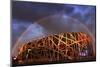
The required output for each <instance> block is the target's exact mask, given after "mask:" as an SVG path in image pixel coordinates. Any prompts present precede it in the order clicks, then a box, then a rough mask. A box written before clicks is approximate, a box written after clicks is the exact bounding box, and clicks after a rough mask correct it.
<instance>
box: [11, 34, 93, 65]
mask: <svg viewBox="0 0 100 67" xmlns="http://www.w3.org/2000/svg"><path fill="white" fill-rule="evenodd" d="M90 56H93V47H92V38H91V37H90V36H89V35H87V34H85V33H83V32H66V33H60V34H53V35H48V36H44V37H42V38H40V39H37V40H33V41H30V42H27V43H25V44H24V45H22V46H21V47H20V49H19V53H18V56H16V57H14V58H13V60H15V63H18V64H24V63H42V62H43V63H49V62H53V61H68V60H69V61H70V60H71V61H73V60H80V59H82V58H84V57H85V58H87V57H90Z"/></svg>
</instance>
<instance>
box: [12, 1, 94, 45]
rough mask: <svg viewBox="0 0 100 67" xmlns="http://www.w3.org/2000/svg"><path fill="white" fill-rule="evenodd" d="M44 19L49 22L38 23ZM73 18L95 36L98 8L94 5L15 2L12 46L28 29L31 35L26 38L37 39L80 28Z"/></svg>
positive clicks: (13, 4)
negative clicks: (41, 36)
mask: <svg viewBox="0 0 100 67" xmlns="http://www.w3.org/2000/svg"><path fill="white" fill-rule="evenodd" d="M62 14H63V18H64V17H67V19H66V18H65V19H61V18H62ZM53 15H55V16H53ZM48 16H50V17H49V18H50V19H48V18H46V17H48ZM70 17H71V18H70ZM43 18H46V19H47V20H48V21H45V19H44V20H43V21H41V22H38V21H39V20H41V19H43ZM72 18H73V19H76V20H78V22H79V23H80V24H83V25H85V26H86V28H88V29H89V31H90V32H91V33H92V34H93V35H94V36H95V25H96V7H95V6H93V5H91V6H90V5H74V4H73V5H72V4H54V3H53V4H50V3H38V2H25V1H20V2H19V1H13V2H12V45H14V44H15V43H16V41H17V40H18V38H19V37H20V36H21V35H22V33H23V32H25V31H26V30H27V29H28V32H30V33H31V34H30V33H28V36H26V37H35V36H37V35H41V34H44V33H45V32H46V31H49V32H51V31H52V32H54V31H57V32H59V31H62V30H63V29H64V28H69V30H72V29H74V28H76V29H78V28H80V27H78V25H77V24H76V23H77V22H76V21H74V20H73V19H72ZM60 20H61V21H60ZM44 21H45V22H44ZM58 21H59V22H58ZM62 21H63V22H62ZM68 21H69V22H68ZM43 22H44V23H43ZM64 22H67V23H64ZM75 24H76V25H75ZM30 30H31V31H30ZM63 31H64V30H63ZM26 33H27V32H26ZM33 34H34V35H33Z"/></svg>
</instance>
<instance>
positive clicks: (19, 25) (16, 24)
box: [12, 19, 31, 44]
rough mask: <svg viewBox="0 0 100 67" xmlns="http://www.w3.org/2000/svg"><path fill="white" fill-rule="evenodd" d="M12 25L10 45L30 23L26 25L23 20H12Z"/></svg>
mask: <svg viewBox="0 0 100 67" xmlns="http://www.w3.org/2000/svg"><path fill="white" fill-rule="evenodd" d="M12 23H13V24H12V43H13V44H14V43H15V42H16V41H17V40H18V38H19V37H20V36H21V34H22V33H23V32H24V31H25V30H26V29H27V27H28V26H29V25H30V23H31V22H27V23H26V21H23V20H19V19H12Z"/></svg>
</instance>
